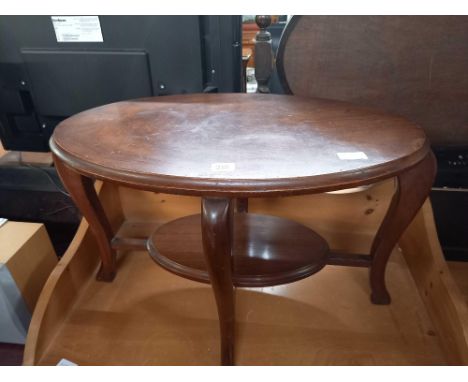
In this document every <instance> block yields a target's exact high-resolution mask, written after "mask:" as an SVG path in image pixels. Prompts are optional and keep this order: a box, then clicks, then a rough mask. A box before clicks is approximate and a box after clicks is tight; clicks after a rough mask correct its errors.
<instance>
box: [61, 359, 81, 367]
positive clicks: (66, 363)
mask: <svg viewBox="0 0 468 382" xmlns="http://www.w3.org/2000/svg"><path fill="white" fill-rule="evenodd" d="M57 366H78V365H77V364H76V363H75V362H72V361H69V360H68V359H66V358H62V359H61V360H60V361H59V363H58V364H57Z"/></svg>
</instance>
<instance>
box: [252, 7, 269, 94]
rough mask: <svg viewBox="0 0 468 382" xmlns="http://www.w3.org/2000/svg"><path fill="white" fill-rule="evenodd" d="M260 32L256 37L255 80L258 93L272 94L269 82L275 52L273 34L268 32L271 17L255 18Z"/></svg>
mask: <svg viewBox="0 0 468 382" xmlns="http://www.w3.org/2000/svg"><path fill="white" fill-rule="evenodd" d="M255 22H256V23H257V25H258V27H259V28H260V31H259V32H258V33H257V35H256V36H255V78H256V80H257V84H258V86H257V93H270V88H269V87H268V81H269V80H270V76H271V73H272V70H273V50H272V48H271V34H270V32H268V31H267V30H266V28H268V27H269V26H270V24H271V16H255Z"/></svg>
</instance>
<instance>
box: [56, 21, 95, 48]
mask: <svg viewBox="0 0 468 382" xmlns="http://www.w3.org/2000/svg"><path fill="white" fill-rule="evenodd" d="M51 19H52V24H53V25H54V29H55V36H56V37H57V42H103V41H104V40H103V39H102V32H101V24H100V23H99V17H98V16H52V17H51Z"/></svg>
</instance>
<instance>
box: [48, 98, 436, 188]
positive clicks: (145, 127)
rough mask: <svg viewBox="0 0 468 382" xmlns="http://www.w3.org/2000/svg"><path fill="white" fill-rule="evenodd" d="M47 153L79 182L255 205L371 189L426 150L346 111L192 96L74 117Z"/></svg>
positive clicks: (328, 105) (316, 102)
mask: <svg viewBox="0 0 468 382" xmlns="http://www.w3.org/2000/svg"><path fill="white" fill-rule="evenodd" d="M51 148H52V151H53V152H54V153H55V155H56V156H57V157H59V159H61V160H63V161H65V162H66V163H67V164H68V165H69V166H71V167H73V168H74V169H75V170H77V171H79V172H81V173H82V174H84V175H87V176H90V177H94V178H99V179H108V180H113V181H115V182H118V183H121V184H125V185H129V186H133V187H137V188H144V189H152V190H156V191H164V192H168V193H179V194H191V195H200V196H201V195H204V196H206V195H233V194H235V195H236V196H258V195H273V194H279V193H281V194H300V193H309V192H318V191H326V190H333V189H340V188H346V187H353V186H356V185H360V184H366V183H371V182H375V181H377V180H379V179H383V178H387V177H391V176H393V175H395V174H397V173H398V172H401V171H402V170H404V169H406V168H407V167H410V166H412V165H414V164H415V163H417V162H418V161H420V160H421V159H422V158H423V157H424V156H425V155H426V154H427V152H428V150H429V143H428V141H427V139H426V136H425V134H424V132H423V130H422V129H420V128H419V127H418V126H416V125H414V124H412V123H411V122H408V121H407V120H405V119H403V118H400V117H397V116H392V115H388V114H386V113H383V112H379V111H373V110H371V109H367V108H362V107H356V106H353V105H350V104H347V103H342V102H337V101H328V100H320V99H307V98H300V97H295V96H294V97H293V96H284V95H265V94H192V95H177V96H166V97H155V98H148V99H140V100H132V101H124V102H118V103H115V104H110V105H106V106H102V107H98V108H95V109H92V110H88V111H85V112H83V113H80V114H77V115H75V116H73V117H71V118H69V119H67V120H66V121H64V122H62V123H61V124H60V125H59V126H58V127H57V128H56V130H55V132H54V135H53V137H52V139H51ZM350 153H351V157H352V158H351V159H350V158H349V155H350ZM342 154H344V156H345V159H343V155H342ZM356 156H357V157H356ZM340 158H341V159H340ZM346 158H347V159H346Z"/></svg>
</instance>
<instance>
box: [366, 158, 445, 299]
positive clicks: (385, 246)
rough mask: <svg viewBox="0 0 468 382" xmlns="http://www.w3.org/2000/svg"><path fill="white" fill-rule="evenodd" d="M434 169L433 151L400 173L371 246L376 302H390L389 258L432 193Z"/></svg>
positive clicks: (371, 282)
mask: <svg viewBox="0 0 468 382" xmlns="http://www.w3.org/2000/svg"><path fill="white" fill-rule="evenodd" d="M435 173H436V162H435V158H434V155H433V154H432V152H431V153H429V154H428V155H427V156H426V157H425V158H424V159H423V160H422V161H420V162H419V163H418V164H416V165H415V166H413V167H411V168H410V169H408V170H407V171H405V172H403V173H401V174H400V175H398V177H397V181H398V182H397V183H398V185H397V190H396V192H395V194H394V195H393V198H392V201H391V203H390V207H389V209H388V211H387V214H386V215H385V218H384V220H383V222H382V224H381V225H380V227H379V230H378V231H377V234H376V236H375V238H374V241H373V243H372V247H371V259H372V264H371V268H370V284H371V289H372V294H371V301H372V303H374V304H379V305H384V304H390V301H391V299H390V295H389V293H388V291H387V288H386V286H385V268H386V266H387V261H388V258H389V256H390V253H391V252H392V250H393V248H394V247H395V245H396V244H397V242H398V239H399V238H400V236H401V235H402V234H403V232H404V231H405V230H406V228H407V227H408V225H409V224H410V223H411V221H412V220H413V218H414V217H415V216H416V213H417V212H418V210H419V209H420V208H421V206H422V205H423V203H424V201H425V200H426V198H427V196H428V195H429V192H430V190H431V186H432V184H433V182H434V177H435Z"/></svg>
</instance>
